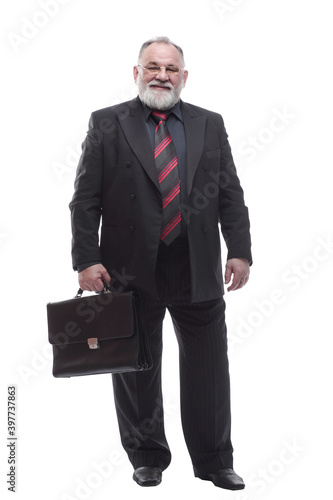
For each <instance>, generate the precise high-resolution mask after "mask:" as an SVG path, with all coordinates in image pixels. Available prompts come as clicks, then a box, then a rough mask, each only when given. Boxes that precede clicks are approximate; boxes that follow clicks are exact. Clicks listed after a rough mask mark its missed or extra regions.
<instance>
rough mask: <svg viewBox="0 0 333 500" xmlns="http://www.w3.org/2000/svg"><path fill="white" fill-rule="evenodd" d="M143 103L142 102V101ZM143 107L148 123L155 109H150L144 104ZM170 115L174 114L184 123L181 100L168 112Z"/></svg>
mask: <svg viewBox="0 0 333 500" xmlns="http://www.w3.org/2000/svg"><path fill="white" fill-rule="evenodd" d="M141 102H142V101H141ZM142 106H143V112H144V115H145V120H146V122H147V121H148V119H149V117H150V113H151V112H152V111H154V110H153V109H151V108H149V107H148V106H147V105H146V104H144V103H143V102H142ZM167 111H168V112H170V113H173V114H174V115H175V116H176V117H177V118H178V119H179V120H180V121H181V122H183V115H182V112H181V109H180V100H179V101H178V102H177V103H176V104H175V105H174V107H173V108H171V109H168V110H167Z"/></svg>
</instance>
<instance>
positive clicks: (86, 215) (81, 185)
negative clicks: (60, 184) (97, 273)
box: [69, 114, 103, 270]
mask: <svg viewBox="0 0 333 500" xmlns="http://www.w3.org/2000/svg"><path fill="white" fill-rule="evenodd" d="M102 179H103V149H102V133H101V131H100V130H98V129H97V127H96V126H95V123H94V114H92V115H91V117H90V121H89V130H88V132H87V136H86V139H85V140H84V142H83V144H82V154H81V158H80V161H79V164H78V167H77V172H76V178H75V183H74V195H73V198H72V201H71V202H70V204H69V208H70V211H71V225H72V262H73V269H74V270H77V269H78V266H82V265H84V264H86V263H89V262H100V260H101V259H100V249H99V225H100V219H101V213H102V208H101V203H102Z"/></svg>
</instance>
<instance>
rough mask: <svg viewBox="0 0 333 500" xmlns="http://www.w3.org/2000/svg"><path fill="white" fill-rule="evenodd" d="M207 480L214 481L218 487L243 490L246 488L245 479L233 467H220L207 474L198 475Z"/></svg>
mask: <svg viewBox="0 0 333 500" xmlns="http://www.w3.org/2000/svg"><path fill="white" fill-rule="evenodd" d="M197 477H199V478H200V479H204V480H205V481H212V482H213V483H214V484H215V486H217V487H218V488H224V489H226V490H242V489H244V488H245V484H244V481H243V479H242V478H241V477H239V476H238V475H237V474H236V472H235V471H234V470H232V469H220V470H218V471H216V472H213V473H211V474H207V475H205V476H199V475H198V476H197Z"/></svg>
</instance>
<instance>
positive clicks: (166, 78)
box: [155, 67, 169, 81]
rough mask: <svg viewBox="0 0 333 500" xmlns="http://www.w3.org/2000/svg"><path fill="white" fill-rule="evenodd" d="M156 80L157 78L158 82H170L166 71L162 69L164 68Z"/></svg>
mask: <svg viewBox="0 0 333 500" xmlns="http://www.w3.org/2000/svg"><path fill="white" fill-rule="evenodd" d="M155 78H157V79H158V80H161V81H166V80H169V75H168V73H167V72H166V69H165V68H163V67H162V68H160V71H159V72H158V73H157V75H156V76H155Z"/></svg>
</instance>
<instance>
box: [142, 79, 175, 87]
mask: <svg viewBox="0 0 333 500" xmlns="http://www.w3.org/2000/svg"><path fill="white" fill-rule="evenodd" d="M153 85H158V86H159V87H166V88H168V89H173V85H172V83H170V82H160V81H159V80H152V81H151V82H149V83H148V87H152V86H153Z"/></svg>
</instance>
